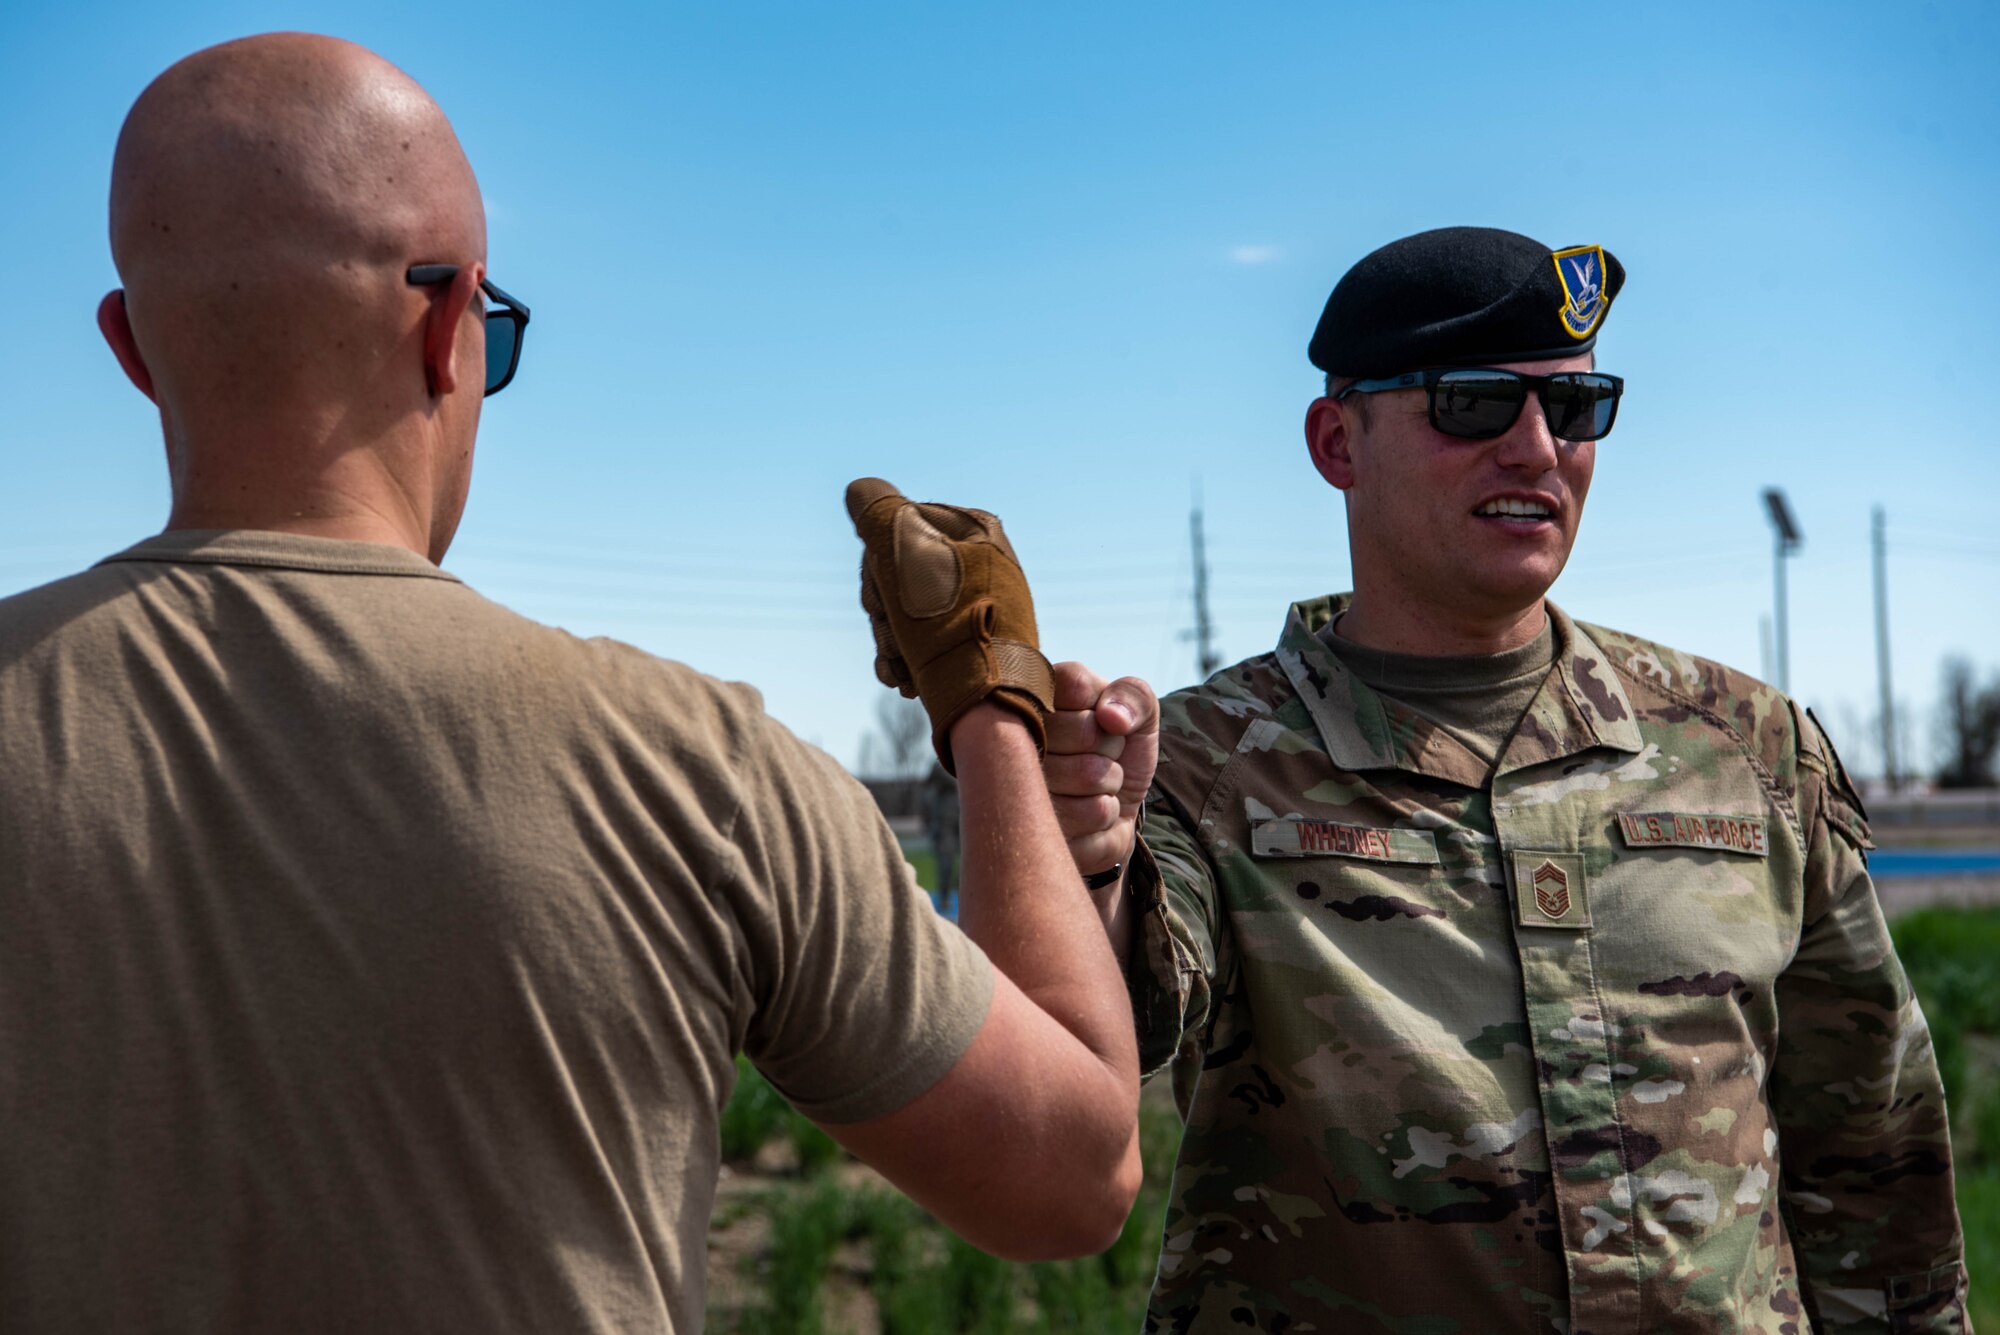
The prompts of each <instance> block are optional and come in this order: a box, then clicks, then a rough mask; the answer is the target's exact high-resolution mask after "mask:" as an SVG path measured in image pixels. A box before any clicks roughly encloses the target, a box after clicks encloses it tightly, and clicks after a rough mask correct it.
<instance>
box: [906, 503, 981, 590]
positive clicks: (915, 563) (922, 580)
mask: <svg viewBox="0 0 2000 1335" xmlns="http://www.w3.org/2000/svg"><path fill="white" fill-rule="evenodd" d="M925 508H927V509H931V510H936V509H938V508H940V507H938V506H929V507H925ZM894 533H895V554H896V555H895V561H896V597H897V599H898V600H899V601H900V602H901V603H902V604H903V611H905V612H907V613H908V614H909V615H911V616H913V617H935V616H943V615H944V614H945V613H946V612H949V611H951V609H952V608H953V607H954V606H956V605H957V603H958V595H959V592H960V590H962V589H963V588H964V587H965V579H964V575H965V570H964V567H963V566H962V565H961V564H960V562H959V557H958V548H957V547H956V546H954V545H953V544H952V541H951V539H950V538H949V537H947V536H946V535H945V533H944V532H943V531H942V530H940V529H939V528H938V527H937V526H936V525H935V524H933V523H931V522H930V520H929V518H928V516H926V515H925V514H923V513H922V512H921V511H920V510H919V508H918V507H917V506H914V505H906V506H904V507H903V508H902V509H900V510H898V511H897V512H896V522H895V526H894Z"/></svg>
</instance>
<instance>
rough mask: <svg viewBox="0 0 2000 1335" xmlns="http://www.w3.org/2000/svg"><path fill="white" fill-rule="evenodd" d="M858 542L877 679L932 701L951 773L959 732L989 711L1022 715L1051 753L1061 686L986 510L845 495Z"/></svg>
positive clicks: (873, 491)
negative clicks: (974, 711) (990, 707)
mask: <svg viewBox="0 0 2000 1335" xmlns="http://www.w3.org/2000/svg"><path fill="white" fill-rule="evenodd" d="M847 513H848V515H849V517H850V518H852V519H853V520H854V529H855V531H856V532H857V533H859V534H860V535H861V546H862V553H861V606H862V607H863V608H864V609H866V610H867V613H868V620H869V622H870V623H871V624H872V625H873V626H874V628H875V675H876V676H877V677H878V678H880V679H881V681H882V684H883V685H884V686H894V687H896V688H897V689H898V690H900V691H901V692H902V693H903V694H904V695H907V696H913V697H915V698H916V699H919V700H922V701H923V702H924V709H925V710H926V711H927V712H928V713H929V714H930V716H931V743H932V745H934V746H935V747H936V748H937V753H938V759H939V761H940V762H942V763H943V765H944V767H945V769H946V770H948V771H952V772H954V773H955V772H956V771H955V770H952V761H951V725H952V724H953V723H955V722H957V721H958V719H959V716H960V715H962V714H964V713H965V711H966V710H968V709H970V708H972V707H973V706H974V705H976V704H978V703H979V702H980V701H981V700H987V699H991V700H992V701H993V702H994V703H995V704H999V705H1005V706H1006V707H1008V708H1009V709H1012V710H1013V711H1014V712H1015V713H1017V714H1019V715H1020V716H1021V719H1022V721H1023V722H1025V723H1026V724H1027V725H1028V729H1029V731H1030V732H1032V733H1033V734H1034V736H1035V746H1036V747H1037V749H1043V748H1045V747H1046V745H1047V740H1048V715H1049V710H1050V709H1051V708H1052V707H1053V706H1054V702H1055V677H1054V674H1053V673H1052V672H1051V671H1050V670H1049V660H1048V659H1046V658H1044V657H1042V651H1041V649H1040V648H1039V646H1038V641H1037V639H1036V637H1035V604H1034V600H1033V599H1032V598H1031V597H1030V596H1029V594H1028V579H1027V576H1025V575H1023V574H1022V573H1021V563H1020V560H1019V559H1018V558H1017V557H1016V556H1015V555H1014V548H1013V546H1012V544H1010V543H1009V542H1008V541H1007V535H1006V533H1005V532H1003V531H1002V530H1001V528H1000V521H999V520H998V519H996V518H994V517H993V516H992V515H990V514H987V513H986V512H985V511H984V510H964V509H960V508H959V507H958V506H955V505H931V504H926V503H919V502H916V501H912V500H910V499H909V498H907V497H906V496H904V495H903V494H902V493H901V492H899V491H897V490H896V489H895V488H894V487H892V486H890V485H889V484H888V483H887V482H884V481H883V480H882V479H880V478H876V477H864V478H859V479H857V480H855V481H853V482H851V483H849V484H848V487H847Z"/></svg>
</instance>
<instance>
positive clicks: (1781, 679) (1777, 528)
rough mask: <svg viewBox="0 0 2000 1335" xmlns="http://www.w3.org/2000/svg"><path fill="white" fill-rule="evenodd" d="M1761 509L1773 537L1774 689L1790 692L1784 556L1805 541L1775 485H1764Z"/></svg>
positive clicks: (1789, 650)
mask: <svg viewBox="0 0 2000 1335" xmlns="http://www.w3.org/2000/svg"><path fill="white" fill-rule="evenodd" d="M1764 508H1765V509H1766V510H1768V511H1769V512H1770V515H1771V536H1772V539H1773V542H1772V558H1771V564H1772V570H1773V576H1772V584H1773V591H1774V597H1773V599H1772V606H1771V611H1772V614H1773V616H1774V617H1775V619H1776V621H1777V630H1778V635H1777V639H1778V689H1779V690H1781V691H1783V692H1784V693H1785V694H1787V695H1790V694H1791V693H1792V671H1791V667H1792V665H1791V635H1790V631H1789V628H1788V627H1787V625H1786V623H1785V558H1786V557H1788V556H1790V555H1791V554H1792V553H1793V552H1796V551H1797V550H1798V549H1799V548H1800V547H1801V546H1802V545H1803V544H1804V543H1805V535H1804V534H1802V533H1800V532H1799V523H1798V520H1797V519H1795V518H1793V517H1792V507H1791V505H1790V504H1788V503H1787V502H1786V500H1785V493H1784V492H1783V491H1780V490H1779V489H1778V488H1776V487H1766V488H1764Z"/></svg>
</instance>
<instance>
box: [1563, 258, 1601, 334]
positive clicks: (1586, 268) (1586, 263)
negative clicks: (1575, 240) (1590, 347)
mask: <svg viewBox="0 0 2000 1335" xmlns="http://www.w3.org/2000/svg"><path fill="white" fill-rule="evenodd" d="M1549 258H1550V259H1552V260H1554V261H1555V264H1556V281H1557V282H1559V283H1561V284H1562V290H1563V304H1562V306H1561V308H1560V309H1559V310H1558V311H1557V312H1556V314H1557V315H1558V316H1560V317H1561V319H1562V326H1563V328H1564V329H1565V330H1567V331H1568V332H1569V336H1570V337H1571V338H1574V339H1586V338H1589V337H1590V335H1591V332H1592V331H1593V330H1595V329H1596V328H1597V322H1598V321H1599V320H1602V319H1603V318H1604V312H1605V311H1606V309H1608V308H1609V307H1610V305H1611V302H1610V300H1609V299H1608V298H1606V297H1605V295H1604V247H1603V246H1571V247H1570V248H1569V249H1568V250H1558V251H1556V252H1555V253H1554V254H1553V255H1551V256H1550V257H1549Z"/></svg>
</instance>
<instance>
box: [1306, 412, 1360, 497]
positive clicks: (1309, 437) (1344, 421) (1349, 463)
mask: <svg viewBox="0 0 2000 1335" xmlns="http://www.w3.org/2000/svg"><path fill="white" fill-rule="evenodd" d="M1351 427H1352V415H1351V414H1350V413H1349V411H1348V408H1347V405H1346V404H1344V403H1340V402H1338V401H1336V400H1334V399H1330V398H1318V399H1314V400H1313V401H1312V406H1311V407H1309V408H1307V409H1306V452H1307V453H1308V454H1310V455H1312V461H1313V467H1314V468H1317V469H1318V470H1319V475H1320V476H1321V477H1323V478H1325V479H1326V480H1327V481H1328V482H1330V483H1332V484H1333V485H1334V486H1335V487H1338V488H1339V489H1340V490H1342V491H1346V490H1347V489H1348V488H1349V487H1352V486H1353V485H1354V456H1353V454H1352V453H1351V452H1350V450H1349V446H1350V445H1351V444H1352V443H1353V433H1352V430H1351Z"/></svg>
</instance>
